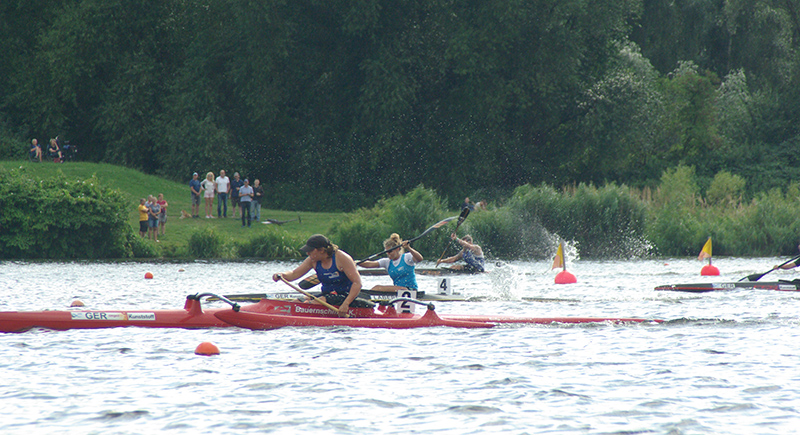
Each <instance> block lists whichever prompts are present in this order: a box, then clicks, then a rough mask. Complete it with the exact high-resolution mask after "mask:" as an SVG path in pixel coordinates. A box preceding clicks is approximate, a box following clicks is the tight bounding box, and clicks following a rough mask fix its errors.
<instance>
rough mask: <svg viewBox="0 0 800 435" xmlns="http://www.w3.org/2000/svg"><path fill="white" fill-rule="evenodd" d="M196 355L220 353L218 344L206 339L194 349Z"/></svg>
mask: <svg viewBox="0 0 800 435" xmlns="http://www.w3.org/2000/svg"><path fill="white" fill-rule="evenodd" d="M194 353H195V355H205V356H211V355H219V348H218V347H217V345H216V344H214V343H211V342H209V341H204V342H202V343H200V344H198V345H197V348H195V350H194Z"/></svg>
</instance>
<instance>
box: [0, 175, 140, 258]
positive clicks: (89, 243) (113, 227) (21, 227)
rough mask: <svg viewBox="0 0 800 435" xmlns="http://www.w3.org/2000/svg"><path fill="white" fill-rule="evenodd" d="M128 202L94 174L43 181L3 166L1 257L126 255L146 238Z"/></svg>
mask: <svg viewBox="0 0 800 435" xmlns="http://www.w3.org/2000/svg"><path fill="white" fill-rule="evenodd" d="M127 207H128V204H127V201H126V200H125V198H124V197H123V195H122V194H120V193H119V191H117V190H111V189H108V188H105V187H102V186H101V185H100V183H99V182H98V180H97V179H96V178H94V177H92V178H89V179H87V180H67V178H66V177H65V176H64V175H63V174H60V175H59V176H57V177H52V178H46V179H37V178H35V177H31V176H29V175H27V174H26V173H25V172H24V171H21V170H2V169H0V258H48V259H74V258H90V259H99V258H126V257H130V256H131V255H132V254H133V250H134V249H136V250H137V251H140V247H139V245H140V244H141V241H140V240H139V239H138V238H137V237H136V236H135V235H134V234H133V230H132V229H131V227H130V225H129V224H128V222H127V221H126V216H127V212H126V209H127Z"/></svg>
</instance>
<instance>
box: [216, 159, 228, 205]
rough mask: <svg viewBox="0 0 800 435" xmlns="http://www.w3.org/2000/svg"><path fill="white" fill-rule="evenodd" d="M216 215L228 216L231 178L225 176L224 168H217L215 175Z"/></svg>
mask: <svg viewBox="0 0 800 435" xmlns="http://www.w3.org/2000/svg"><path fill="white" fill-rule="evenodd" d="M216 182H217V217H228V194H229V193H230V192H231V180H230V179H229V178H228V177H227V176H225V170H224V169H220V170H219V177H217V180H216Z"/></svg>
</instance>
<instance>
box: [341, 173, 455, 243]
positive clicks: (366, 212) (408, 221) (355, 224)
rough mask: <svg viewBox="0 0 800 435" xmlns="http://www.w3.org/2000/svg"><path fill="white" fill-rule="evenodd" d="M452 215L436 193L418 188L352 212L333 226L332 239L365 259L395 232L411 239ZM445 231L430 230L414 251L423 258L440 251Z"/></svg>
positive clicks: (444, 241)
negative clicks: (417, 251)
mask: <svg viewBox="0 0 800 435" xmlns="http://www.w3.org/2000/svg"><path fill="white" fill-rule="evenodd" d="M449 214H451V212H448V211H447V209H446V208H445V206H444V202H443V201H442V199H441V198H440V197H439V195H437V194H436V192H435V191H433V190H432V189H426V188H425V187H424V186H418V187H416V188H414V189H413V190H411V191H410V192H408V193H407V194H405V195H398V196H394V197H392V198H389V199H385V200H381V201H379V202H378V204H377V205H376V206H374V207H372V208H370V209H366V208H362V209H359V210H356V211H355V212H353V213H349V214H348V215H347V217H346V218H345V219H343V220H342V221H340V222H336V223H335V224H334V225H333V227H332V229H331V234H330V238H331V240H332V241H333V242H334V243H336V244H337V245H339V246H340V247H341V248H342V249H343V250H345V251H346V252H348V253H349V254H350V255H352V256H353V257H354V258H358V259H360V258H365V257H367V256H369V255H371V254H374V253H375V252H380V251H382V250H383V241H384V240H386V239H387V238H388V237H389V236H390V235H391V234H392V233H398V234H399V235H400V237H402V238H403V239H411V238H413V237H416V236H418V235H420V234H422V232H423V231H425V230H426V229H428V228H429V227H430V226H431V225H433V224H435V223H437V222H438V221H440V220H442V219H444V218H445V217H447V216H448V215H449ZM449 225H450V226H448V227H445V228H450V229H452V228H453V226H452V224H449ZM445 228H442V230H441V231H431V232H430V233H428V234H427V235H426V236H425V237H423V238H422V239H420V240H418V241H416V242H414V248H415V249H417V250H419V251H420V252H421V253H422V254H423V255H426V254H427V255H431V253H432V252H433V251H435V250H436V249H435V248H438V249H441V247H442V246H445V244H446V243H447V241H446V240H447V237H448V235H449V234H450V233H449V232H448V230H447V229H445Z"/></svg>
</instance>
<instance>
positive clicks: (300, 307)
mask: <svg viewBox="0 0 800 435" xmlns="http://www.w3.org/2000/svg"><path fill="white" fill-rule="evenodd" d="M407 301H410V300H407ZM414 302H415V303H420V302H419V301H414ZM420 304H422V303H420ZM256 305H258V306H259V308H258V309H249V310H244V309H242V310H241V311H238V312H237V311H235V310H224V311H218V312H216V313H215V316H217V318H219V319H220V320H222V321H224V322H225V323H228V324H231V325H234V326H239V327H242V328H248V329H276V328H281V327H284V326H350V327H358V328H391V329H408V328H422V327H431V326H448V327H453V328H491V327H494V326H496V325H498V324H551V323H600V322H611V323H628V322H631V323H643V322H656V323H658V322H661V321H662V320H651V319H638V318H607V317H514V316H499V315H490V316H485V315H484V316H482V315H443V316H439V315H438V314H437V313H436V312H435V311H434V307H433V304H422V305H425V306H426V307H427V310H426V312H425V314H422V315H420V314H402V313H398V312H397V311H396V310H395V308H394V306H392V305H390V306H388V308H385V307H379V308H378V309H370V308H351V309H350V311H349V312H348V314H349V315H350V317H338V316H337V315H336V313H334V312H333V311H331V310H329V309H327V308H325V307H322V306H320V305H316V304H307V303H301V302H288V301H276V300H267V299H264V300H262V301H261V302H259V303H258V304H256Z"/></svg>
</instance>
